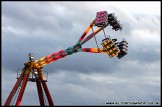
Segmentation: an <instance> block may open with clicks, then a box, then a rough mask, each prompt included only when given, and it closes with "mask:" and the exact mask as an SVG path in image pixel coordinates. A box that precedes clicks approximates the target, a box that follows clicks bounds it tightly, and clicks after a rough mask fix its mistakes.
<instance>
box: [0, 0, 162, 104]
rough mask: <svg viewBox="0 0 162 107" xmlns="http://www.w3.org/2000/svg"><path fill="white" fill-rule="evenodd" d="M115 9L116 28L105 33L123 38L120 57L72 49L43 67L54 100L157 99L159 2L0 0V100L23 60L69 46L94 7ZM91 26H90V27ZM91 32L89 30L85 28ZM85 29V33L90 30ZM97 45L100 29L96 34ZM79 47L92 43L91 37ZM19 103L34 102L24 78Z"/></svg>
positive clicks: (32, 85)
mask: <svg viewBox="0 0 162 107" xmlns="http://www.w3.org/2000/svg"><path fill="white" fill-rule="evenodd" d="M103 10H106V11H107V12H108V13H115V16H116V17H117V19H118V20H120V23H121V25H122V28H123V29H122V31H114V30H112V28H111V26H108V27H106V28H105V32H106V35H110V36H111V38H117V39H118V41H121V40H122V38H125V39H126V40H127V41H128V43H129V44H128V46H129V47H128V54H127V55H126V56H124V57H123V58H121V59H118V58H117V57H113V58H110V57H109V56H108V55H106V54H94V53H83V52H80V53H74V54H72V55H70V56H67V57H65V58H63V59H60V60H58V61H56V62H53V63H50V64H48V65H46V66H44V67H43V70H44V71H48V82H47V85H48V88H49V90H50V93H51V96H52V99H53V101H54V104H55V105H106V102H118V103H120V104H121V102H146V103H147V104H151V102H153V104H158V105H160V104H161V102H160V101H161V99H160V98H161V96H160V95H161V92H160V80H161V76H160V74H161V72H160V69H161V68H160V63H161V60H160V57H161V54H160V53H161V49H160V44H161V41H160V40H161V37H160V33H161V31H160V27H161V24H160V22H161V14H160V2H112V1H110V2H108V1H104V2H90V1H89V2H81V1H79V2H2V14H1V22H2V27H1V30H2V33H1V34H2V39H1V40H2V41H1V44H2V55H1V57H2V60H1V62H2V69H1V70H2V71H1V74H2V77H1V80H2V90H1V93H2V96H1V97H2V98H1V101H2V104H1V105H3V104H4V102H5V100H6V99H7V97H8V95H9V93H10V92H11V90H12V88H13V86H14V84H15V82H16V77H17V69H22V68H23V67H24V63H25V62H27V61H28V54H29V53H30V52H32V53H34V55H35V59H39V58H41V57H44V56H47V55H49V54H51V53H54V52H57V51H60V50H62V49H66V48H68V47H70V46H73V45H74V44H75V43H76V42H77V41H78V39H79V37H80V36H81V35H82V33H83V32H84V30H85V29H86V28H87V26H88V25H89V24H90V23H91V21H92V20H94V19H95V16H96V12H98V11H103ZM94 28H96V27H94ZM90 33H92V31H90ZM90 33H89V34H90ZM96 38H97V40H98V43H99V47H100V48H101V47H102V46H101V45H100V44H101V41H102V39H103V38H104V34H103V32H99V33H98V34H97V35H96ZM82 47H83V48H84V47H86V48H90V47H96V44H95V40H94V39H93V38H92V39H91V40H90V41H88V42H87V43H86V44H84V45H83V46H82ZM21 105H39V99H38V94H37V89H36V85H35V83H32V82H28V83H27V86H26V89H25V93H24V96H23V99H22V102H21Z"/></svg>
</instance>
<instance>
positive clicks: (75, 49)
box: [73, 44, 82, 53]
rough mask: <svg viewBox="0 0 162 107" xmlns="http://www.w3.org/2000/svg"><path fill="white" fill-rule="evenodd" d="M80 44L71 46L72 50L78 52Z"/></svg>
mask: <svg viewBox="0 0 162 107" xmlns="http://www.w3.org/2000/svg"><path fill="white" fill-rule="evenodd" d="M81 48H82V47H81V45H80V44H76V45H74V46H73V51H74V52H75V53H76V52H79V50H81Z"/></svg>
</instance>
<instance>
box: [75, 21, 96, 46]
mask: <svg viewBox="0 0 162 107" xmlns="http://www.w3.org/2000/svg"><path fill="white" fill-rule="evenodd" d="M94 23H95V20H93V21H92V22H91V24H90V25H89V26H88V27H87V28H86V30H85V31H84V33H83V34H82V36H81V37H80V38H79V40H78V43H80V42H81V41H82V40H83V38H84V37H85V36H86V34H87V33H88V32H89V31H90V29H91V28H92V27H93V26H94Z"/></svg>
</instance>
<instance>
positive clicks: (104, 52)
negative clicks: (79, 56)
mask: <svg viewBox="0 0 162 107" xmlns="http://www.w3.org/2000/svg"><path fill="white" fill-rule="evenodd" d="M81 52H91V53H101V54H107V52H106V50H104V49H103V48H82V50H81Z"/></svg>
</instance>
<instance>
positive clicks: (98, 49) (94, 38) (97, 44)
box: [92, 27, 100, 52]
mask: <svg viewBox="0 0 162 107" xmlns="http://www.w3.org/2000/svg"><path fill="white" fill-rule="evenodd" d="M92 32H93V33H94V30H93V27H92ZM94 39H95V42H96V45H97V48H98V51H99V52H100V49H99V46H98V43H97V39H96V37H95V35H94Z"/></svg>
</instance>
